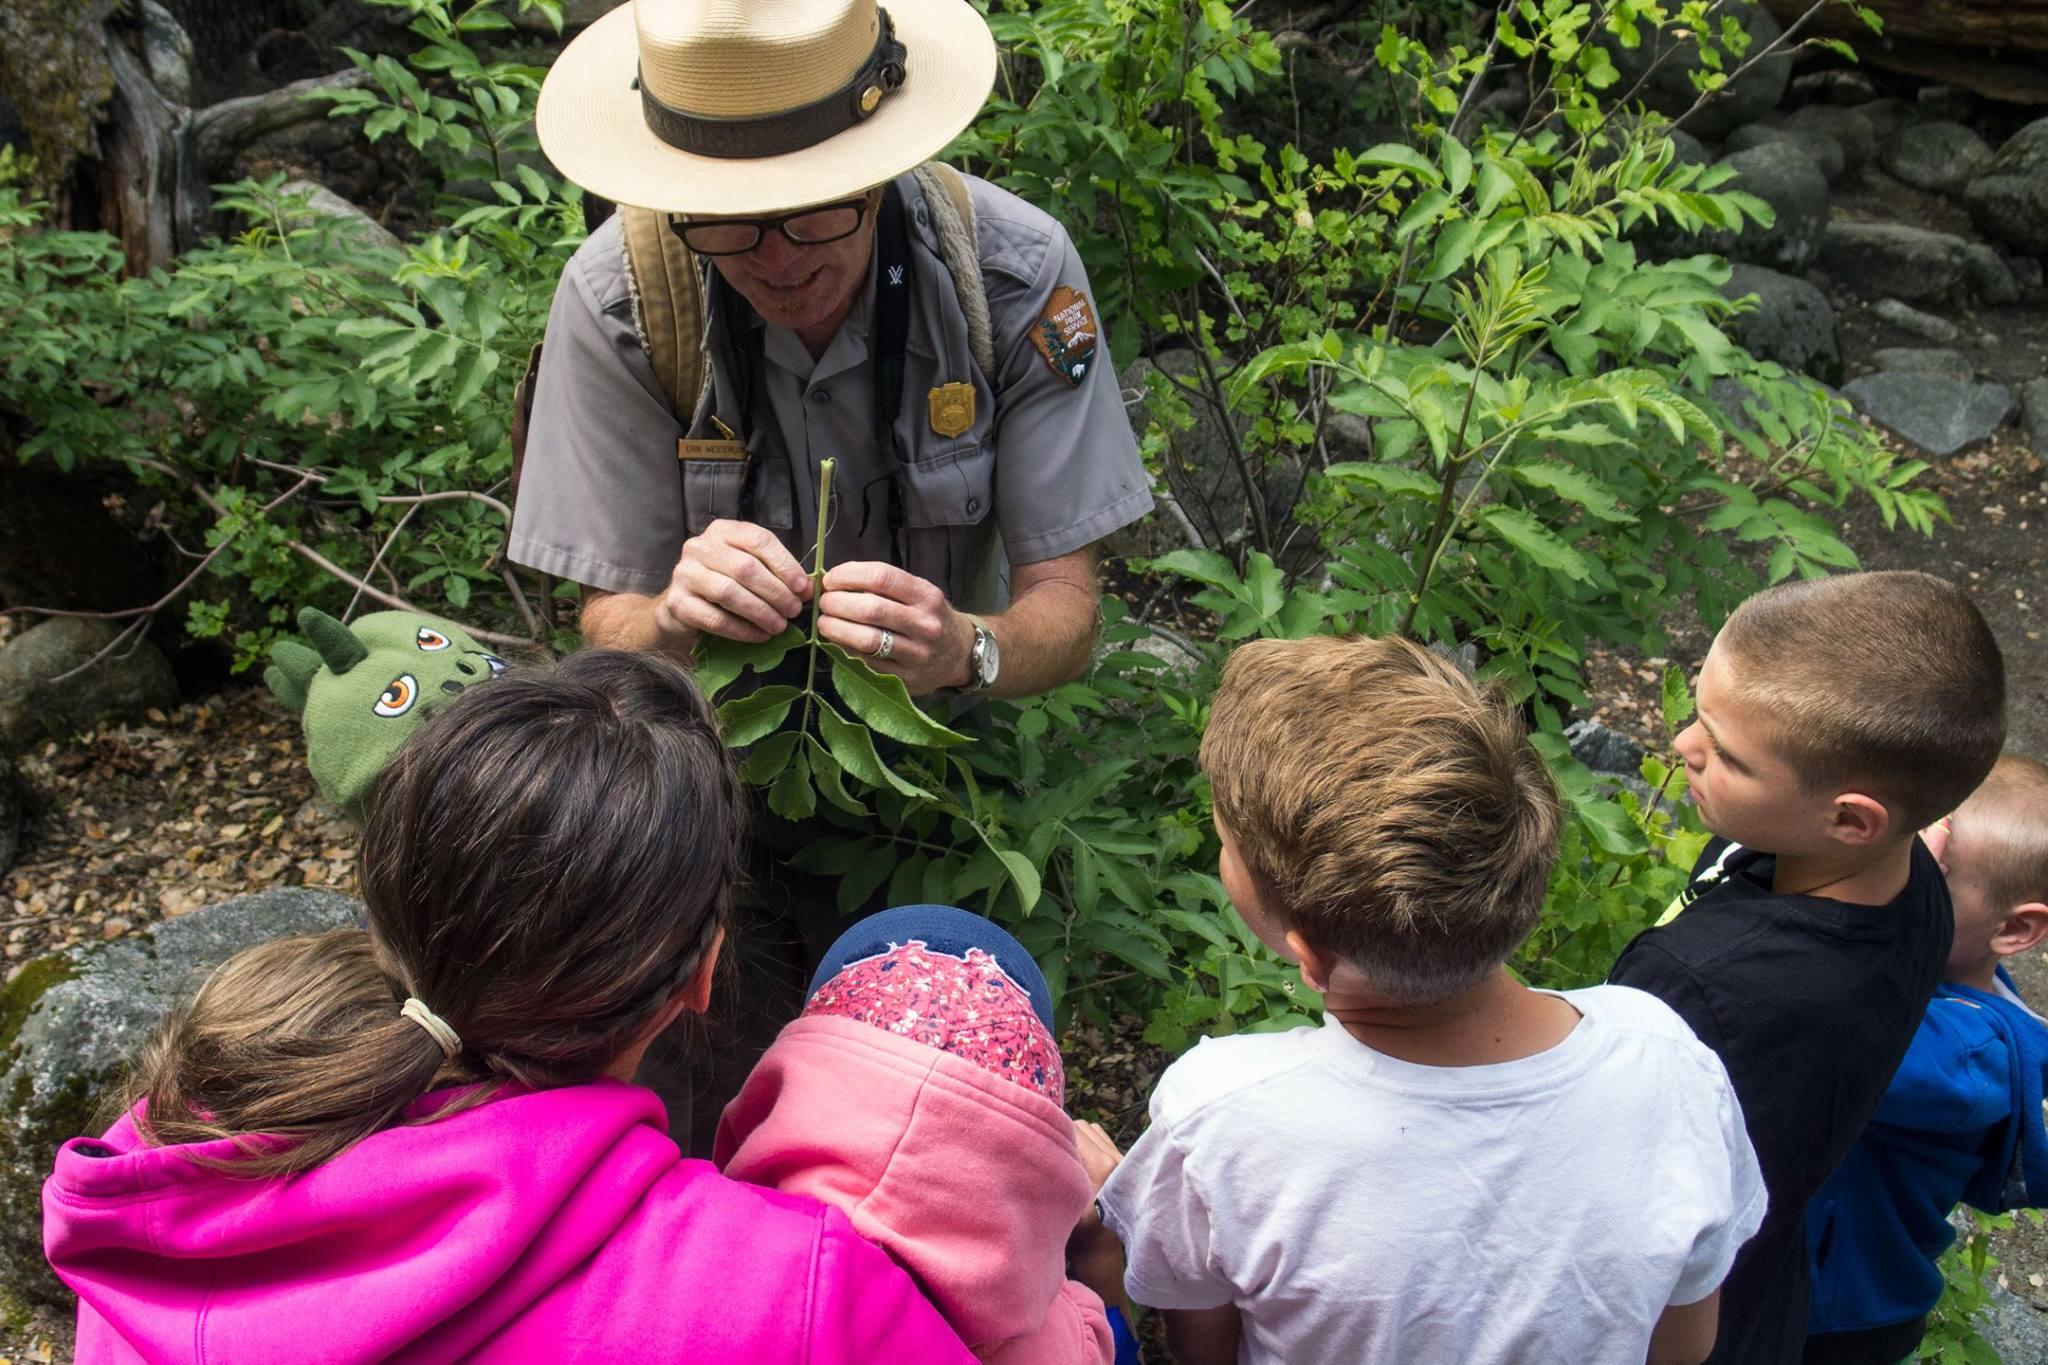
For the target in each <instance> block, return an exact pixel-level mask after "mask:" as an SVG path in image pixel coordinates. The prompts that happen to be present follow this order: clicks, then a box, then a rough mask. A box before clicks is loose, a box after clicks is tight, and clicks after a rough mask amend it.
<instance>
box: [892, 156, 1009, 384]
mask: <svg viewBox="0 0 2048 1365" xmlns="http://www.w3.org/2000/svg"><path fill="white" fill-rule="evenodd" d="M912 174H914V175H915V176H916V177H917V184H918V188H920V189H922V190H923V191H924V203H925V208H926V210H927V211H928V212H929V213H930V214H931V218H932V228H933V230H934V231H935V232H937V234H938V238H939V258H940V259H941V260H943V261H944V262H945V263H946V271H947V273H948V274H950V275H951V276H952V277H953V288H954V292H956V293H957V294H959V296H960V310H961V312H963V313H965V314H966V316H967V349H968V350H970V351H972V352H973V353H974V364H975V366H976V368H978V369H979V370H980V371H981V373H982V376H983V377H984V378H986V379H987V380H988V381H989V383H991V384H993V383H995V378H996V349H995V339H994V332H993V331H992V329H991V328H990V327H989V321H988V288H987V286H986V285H984V284H983V283H982V279H981V243H980V241H979V240H978V239H977V236H976V233H975V229H974V201H973V199H971V198H970V197H969V196H968V193H967V177H966V176H964V175H962V174H960V172H958V171H956V170H954V169H953V168H952V167H951V166H948V165H946V164H945V163H944V162H943V161H927V162H925V163H924V164H923V165H922V166H919V167H918V168H917V169H916V171H914V172H912Z"/></svg>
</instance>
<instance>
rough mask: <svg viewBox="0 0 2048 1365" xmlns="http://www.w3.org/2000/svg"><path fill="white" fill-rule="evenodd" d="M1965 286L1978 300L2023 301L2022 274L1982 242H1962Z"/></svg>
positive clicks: (1992, 301)
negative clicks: (2020, 279)
mask: <svg viewBox="0 0 2048 1365" xmlns="http://www.w3.org/2000/svg"><path fill="white" fill-rule="evenodd" d="M1963 287H1964V288H1966V289H1968V290H1969V292H1970V296H1971V297H1972V298H1974V299H1976V300H1977V301H1978V302H1979V303H1991V304H2007V303H2018V302H2019V301H2020V282H2019V277H2018V276H2017V275H2015V274H2014V273H2013V268H2012V266H2011V264H2010V263H2009V262H2008V261H2007V260H2006V259H2005V257H2003V256H2001V255H1999V254H1998V253H1997V252H1996V251H1994V250H1992V249H1991V248H1990V247H1988V246H1986V245H1985V244H1984V243H1982V242H1965V243H1964V244H1963Z"/></svg>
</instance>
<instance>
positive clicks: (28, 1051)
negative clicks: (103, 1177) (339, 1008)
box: [0, 889, 362, 1303]
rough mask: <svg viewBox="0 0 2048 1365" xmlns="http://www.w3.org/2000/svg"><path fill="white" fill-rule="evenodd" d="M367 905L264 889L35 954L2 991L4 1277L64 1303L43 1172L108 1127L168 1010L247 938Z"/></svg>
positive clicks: (342, 920) (327, 922)
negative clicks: (119, 1093)
mask: <svg viewBox="0 0 2048 1365" xmlns="http://www.w3.org/2000/svg"><path fill="white" fill-rule="evenodd" d="M361 913H362V906H361V905H360V904H359V903H358V902H356V901H354V900H351V899H350V898H349V897H347V896H342V895H338V894H336V893H334V892H332V891H303V890H295V889H285V890H277V891H264V892H260V893H258V894H257V895H253V896H241V897H237V898H236V899H234V900H231V901H228V902H226V903H224V904H221V905H216V906H211V907H208V908H207V909H204V910H198V911H194V912H193V913H192V914H189V915H185V916H183V917H181V918H178V919H174V920H167V921H165V922H164V923H162V924H159V925H157V926H156V927H155V928H154V929H153V930H151V931H150V932H149V933H147V934H145V935H143V936H141V937H139V938H129V939H119V940H116V941H114V942H112V943H102V944H96V945H94V946H92V947H90V948H84V949H73V950H71V951H69V952H65V953H58V954H55V955H53V956H50V957H46V958H41V959H38V960H37V961H34V962H31V963H28V964H27V965H26V966H25V967H23V968H22V970H21V972H20V974H19V975H17V976H16V977H15V978H14V980H12V981H11V982H9V983H8V984H7V986H6V988H5V989H4V990H0V1060H4V1061H5V1063H6V1069H5V1071H4V1072H0V1106H4V1108H0V1282H4V1283H5V1284H7V1285H9V1286H11V1287H12V1288H14V1289H16V1290H18V1291H20V1292H22V1293H25V1294H28V1295H30V1296H32V1297H35V1298H38V1299H42V1300H44V1301H46V1302H49V1303H61V1302H65V1301H66V1298H65V1293H64V1289H63V1287H62V1286H61V1285H60V1284H58V1282H57V1280H56V1278H55V1277H54V1276H53V1275H51V1273H50V1270H49V1267H48V1265H47V1264H45V1263H44V1261H43V1255H42V1238H41V1231H40V1230H41V1227H42V1216H41V1204H40V1195H41V1190H42V1183H43V1177H44V1176H46V1175H48V1174H49V1171H50V1163H51V1161H52V1160H53V1159H54V1158H55V1155H56V1151H57V1148H58V1147H59V1146H60V1145H61V1144H62V1143H63V1142H64V1141H65V1140H66V1139H68V1138H73V1137H77V1136H79V1135H80V1134H82V1133H87V1132H94V1131H97V1129H98V1128H99V1127H101V1126H104V1125H103V1122H102V1120H103V1118H106V1117H107V1116H105V1115H103V1113H102V1108H103V1106H104V1105H105V1104H106V1102H107V1101H109V1100H110V1099H113V1098H114V1097H115V1090H116V1086H117V1085H118V1084H119V1079H120V1076H121V1074H122V1070H123V1068H124V1067H126V1066H127V1064H128V1063H129V1062H130V1061H131V1060H132V1059H133V1057H134V1055H135V1052H136V1050H137V1049H138V1048H139V1047H141V1045H142V1043H143V1042H144V1041H145V1040H146V1039H147V1038H148V1037H149V1034H150V1031H151V1030H152V1029H154V1028H155V1027H156V1024H157V1021H158V1020H159V1019H161V1018H162V1017H163V1014H164V1011H165V1010H166V1009H168V1008H169V1007H170V1006H171V1005H172V1004H173V1003H175V1002H176V1001H177V1000H178V999H180V998H181V997H182V995H183V994H184V993H185V992H186V991H187V990H189V989H191V987H193V986H194V985H196V984H197V983H198V980H199V978H200V977H201V975H202V974H203V973H204V972H206V971H207V970H208V969H210V968H212V967H214V966H217V965H218V964H220V963H221V962H224V961H226V960H227V959H228V958H230V957H232V956H233V955H234V954H236V953H237V952H240V951H241V950H242V949H244V948H248V947H253V946H254V945H256V944H258V943H265V942H268V941H269V940H271V939H275V938H283V937H286V936H287V935H291V934H314V933H320V932H322V931H324V930H328V929H339V928H343V927H346V926H348V925H351V924H354V923H356V922H357V920H358V916H359V915H360V914H361ZM109 1121H110V1120H109Z"/></svg>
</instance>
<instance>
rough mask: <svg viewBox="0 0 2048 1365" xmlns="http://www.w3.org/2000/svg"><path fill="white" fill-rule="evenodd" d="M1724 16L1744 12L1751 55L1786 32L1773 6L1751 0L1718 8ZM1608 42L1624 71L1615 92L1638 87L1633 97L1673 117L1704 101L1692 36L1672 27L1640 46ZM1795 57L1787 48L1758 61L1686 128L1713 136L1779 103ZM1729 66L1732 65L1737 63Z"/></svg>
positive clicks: (1732, 1)
mask: <svg viewBox="0 0 2048 1365" xmlns="http://www.w3.org/2000/svg"><path fill="white" fill-rule="evenodd" d="M1723 15H1727V16H1731V17H1736V16H1739V17H1740V19H1741V21H1742V26H1743V28H1744V29H1745V30H1746V31H1747V32H1748V34H1749V38H1750V49H1749V51H1750V54H1751V55H1752V56H1753V55H1755V54H1756V53H1758V52H1761V51H1762V50H1763V49H1764V48H1765V47H1766V46H1768V45H1769V44H1770V43H1772V42H1775V41H1776V40H1777V39H1778V38H1780V37H1781V36H1783V34H1784V32H1785V30H1784V28H1783V27H1782V26H1780V25H1779V23H1778V21H1777V20H1776V19H1774V18H1772V17H1771V14H1770V11H1768V10H1766V9H1765V8H1764V7H1763V6H1762V5H1759V4H1754V3H1749V2H1748V0H1728V2H1727V3H1726V4H1723V5H1721V6H1719V7H1718V8H1717V11H1716V22H1717V23H1718V22H1719V20H1720V17H1721V16H1723ZM1607 46H1608V50H1609V52H1610V54H1611V55H1612V56H1613V58H1614V65H1615V67H1616V69H1617V70H1618V71H1619V72H1620V73H1621V79H1620V80H1619V81H1618V82H1616V83H1615V85H1614V86H1613V91H1614V92H1615V93H1621V92H1627V91H1631V90H1633V91H1635V92H1636V93H1635V95H1634V96H1633V98H1636V99H1640V100H1641V101H1642V102H1643V103H1644V104H1646V105H1648V106H1649V107H1650V108H1652V109H1655V110H1656V111H1657V112H1658V113H1660V114H1666V115H1669V116H1670V117H1672V118H1677V117H1679V116H1680V115H1682V114H1684V113H1685V112H1686V111H1687V110H1688V109H1691V108H1692V107H1693V105H1694V103H1696V102H1697V101H1698V100H1699V97H1700V96H1699V91H1698V90H1697V89H1695V88H1694V87H1693V83H1692V76H1693V73H1694V72H1696V71H1699V70H1701V63H1700V58H1699V44H1698V43H1697V41H1696V40H1694V39H1693V38H1691V37H1689V36H1688V37H1683V38H1681V37H1676V36H1673V35H1672V34H1671V32H1670V30H1668V29H1667V30H1664V31H1662V32H1650V31H1648V30H1645V32H1644V39H1643V42H1642V43H1641V45H1640V46H1637V47H1633V48H1627V47H1622V46H1621V45H1620V44H1619V43H1617V42H1614V41H1613V40H1612V39H1609V40H1607ZM1792 57H1793V53H1792V50H1791V49H1790V48H1789V47H1788V48H1785V49H1783V50H1781V51H1778V52H1774V53H1772V54H1771V55H1770V56H1769V57H1768V58H1766V59H1765V60H1763V61H1760V62H1758V63H1757V64H1756V65H1755V66H1753V67H1751V68H1750V69H1749V70H1748V71H1746V72H1744V73H1743V75H1742V77H1741V79H1739V80H1735V81H1731V82H1729V83H1728V84H1727V85H1725V86H1723V87H1722V88H1721V89H1720V90H1718V91H1716V92H1715V93H1714V95H1713V96H1712V97H1711V98H1710V99H1708V100H1707V102H1706V103H1705V104H1703V105H1701V106H1700V110H1699V112H1698V113H1696V114H1694V115H1693V116H1692V117H1691V118H1688V119H1687V120H1686V121H1685V126H1686V129H1687V130H1688V131H1690V132H1692V133H1694V134H1696V135H1697V136H1700V137H1703V138H1706V139H1708V140H1709V141H1714V140H1718V139H1720V138H1724V137H1726V136H1727V135H1728V134H1729V133H1731V132H1733V131H1735V130H1736V129H1737V128H1740V127H1741V126H1742V125H1743V124H1745V123H1753V122H1755V121H1756V120H1757V119H1758V118H1760V117H1762V116H1763V115H1764V114H1766V113H1768V112H1770V111H1771V110H1772V109H1775V108H1777V107H1778V101H1779V100H1780V99H1782V98H1784V95H1785V87H1786V86H1787V85H1788V84H1789V83H1790V82H1791V79H1792ZM1729 69H1730V70H1733V66H1732V65H1731V66H1730V67H1729Z"/></svg>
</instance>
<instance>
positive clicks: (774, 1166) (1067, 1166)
mask: <svg viewBox="0 0 2048 1365" xmlns="http://www.w3.org/2000/svg"><path fill="white" fill-rule="evenodd" d="M713 1157H714V1159H715V1160H716V1161H717V1162H718V1164H719V1166H720V1168H721V1169H723V1170H724V1171H725V1173H726V1174H727V1175H729V1176H731V1177H733V1178H734V1179H736V1180H744V1181H747V1182H749V1183H750V1184H756V1185H768V1186H772V1187H773V1188H775V1189H778V1190H781V1191H782V1192H783V1193H785V1194H807V1195H810V1196H812V1197H813V1198H816V1199H820V1200H823V1201H824V1202H825V1203H827V1204H829V1205H831V1206H833V1207H834V1208H835V1209H843V1210H845V1212H846V1215H847V1217H849V1218H851V1219H852V1220H853V1226H854V1229H855V1230H856V1231H857V1232H859V1233H860V1235H861V1236H863V1237H865V1238H867V1239H868V1240H869V1241H871V1242H874V1243H876V1244H878V1245H880V1246H883V1247H886V1248H887V1249H888V1251H889V1253H890V1254H891V1255H893V1256H894V1257H895V1258H896V1259H897V1260H898V1261H900V1262H901V1263H902V1264H903V1265H904V1266H905V1267H906V1268H907V1269H908V1270H909V1271H910V1273H911V1274H913V1275H915V1276H916V1277H917V1279H918V1282H919V1283H920V1284H922V1285H923V1286H924V1290H925V1293H926V1294H928V1295H929V1296H930V1297H931V1300H932V1302H933V1303H935V1304H937V1305H938V1306H939V1309H940V1311H941V1312H943V1313H944V1314H945V1315H946V1321H948V1322H949V1323H951V1324H952V1325H953V1326H954V1328H956V1329H957V1330H958V1331H959V1333H960V1336H961V1338H962V1339H963V1340H964V1341H966V1342H967V1343H968V1344H969V1345H970V1346H973V1347H974V1348H975V1354H976V1355H978V1356H980V1357H981V1358H982V1359H983V1360H984V1361H1000V1362H1002V1365H1110V1362H1111V1361H1113V1360H1114V1358H1115V1353H1116V1352H1115V1345H1114V1343H1113V1342H1112V1340H1111V1339H1110V1334H1109V1322H1108V1319H1107V1318H1106V1317H1105V1316H1104V1314H1103V1308H1102V1300H1101V1299H1099V1298H1097V1297H1096V1296H1095V1295H1094V1293H1092V1292H1091V1291H1090V1290H1088V1289H1087V1288H1085V1287H1083V1286H1082V1285H1079V1284H1076V1283H1074V1282H1073V1281H1071V1280H1068V1279H1067V1278H1066V1242H1067V1234H1068V1233H1070V1232H1072V1231H1073V1228H1074V1223H1075V1221H1076V1220H1077V1219H1079V1218H1080V1216H1081V1214H1082V1212H1083V1211H1084V1210H1086V1209H1087V1207H1088V1204H1089V1200H1090V1198H1091V1191H1090V1188H1089V1184H1088V1172H1087V1171H1086V1169H1085V1168H1084V1167H1083V1166H1082V1165H1081V1157H1080V1154H1079V1152H1078V1151H1077V1150H1076V1149H1075V1146H1074V1128H1073V1124H1072V1123H1071V1122H1070V1121H1069V1120H1068V1118H1067V1116H1066V1114H1065V1112H1064V1111H1062V1110H1061V1109H1060V1107H1059V1106H1058V1105H1056V1104H1054V1103H1053V1102H1052V1101H1050V1100H1048V1099H1046V1098H1045V1097H1044V1096H1042V1095H1039V1094H1037V1093H1035V1092H1034V1091H1031V1090H1029V1089H1027V1088H1025V1087H1024V1086H1021V1085H1019V1084H1017V1083H1016V1082H1015V1081H1013V1080H1007V1079H1005V1078H1003V1077H1001V1076H998V1075H995V1074H994V1073H993V1072H990V1071H987V1070H985V1069H983V1068H982V1067H980V1066H977V1065H976V1064H974V1063H973V1062H969V1061H964V1060H962V1059H961V1058H959V1057H955V1056H953V1055H951V1054H950V1053H946V1052H941V1051H940V1050H939V1049H937V1048H935V1047H930V1046H927V1045H926V1044H924V1043H918V1042H912V1041H910V1040H909V1039H907V1038H899V1037H897V1036H896V1035H895V1034H893V1033H889V1032H887V1031H886V1030H884V1029H881V1028H878V1027H876V1026H875V1025H873V1024H866V1023H861V1022H859V1021H857V1020H853V1019H846V1018H836V1017H806V1018H802V1019H798V1020H796V1021H795V1022H794V1023H791V1024H790V1025H788V1026H787V1027H785V1028H784V1029H783V1030H782V1033H781V1034H780V1035H779V1036H778V1037H777V1038H776V1040H775V1044H774V1046H772V1047H770V1048H769V1049H768V1051H767V1053H766V1054H765V1055H764V1056H763V1057H762V1058H761V1061H760V1064H759V1065H757V1066H756V1067H755V1068H754V1071H753V1074H752V1075H750V1076H748V1077H747V1083H746V1085H745V1086H744V1087H743V1088H742V1089H741V1090H740V1093H739V1096H738V1098H736V1099H734V1100H733V1102H732V1103H731V1104H730V1105H728V1106H726V1110H725V1116H724V1118H723V1119H722V1120H720V1122H719V1125H718V1140H717V1144H716V1146H715V1147H714V1148H713Z"/></svg>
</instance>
